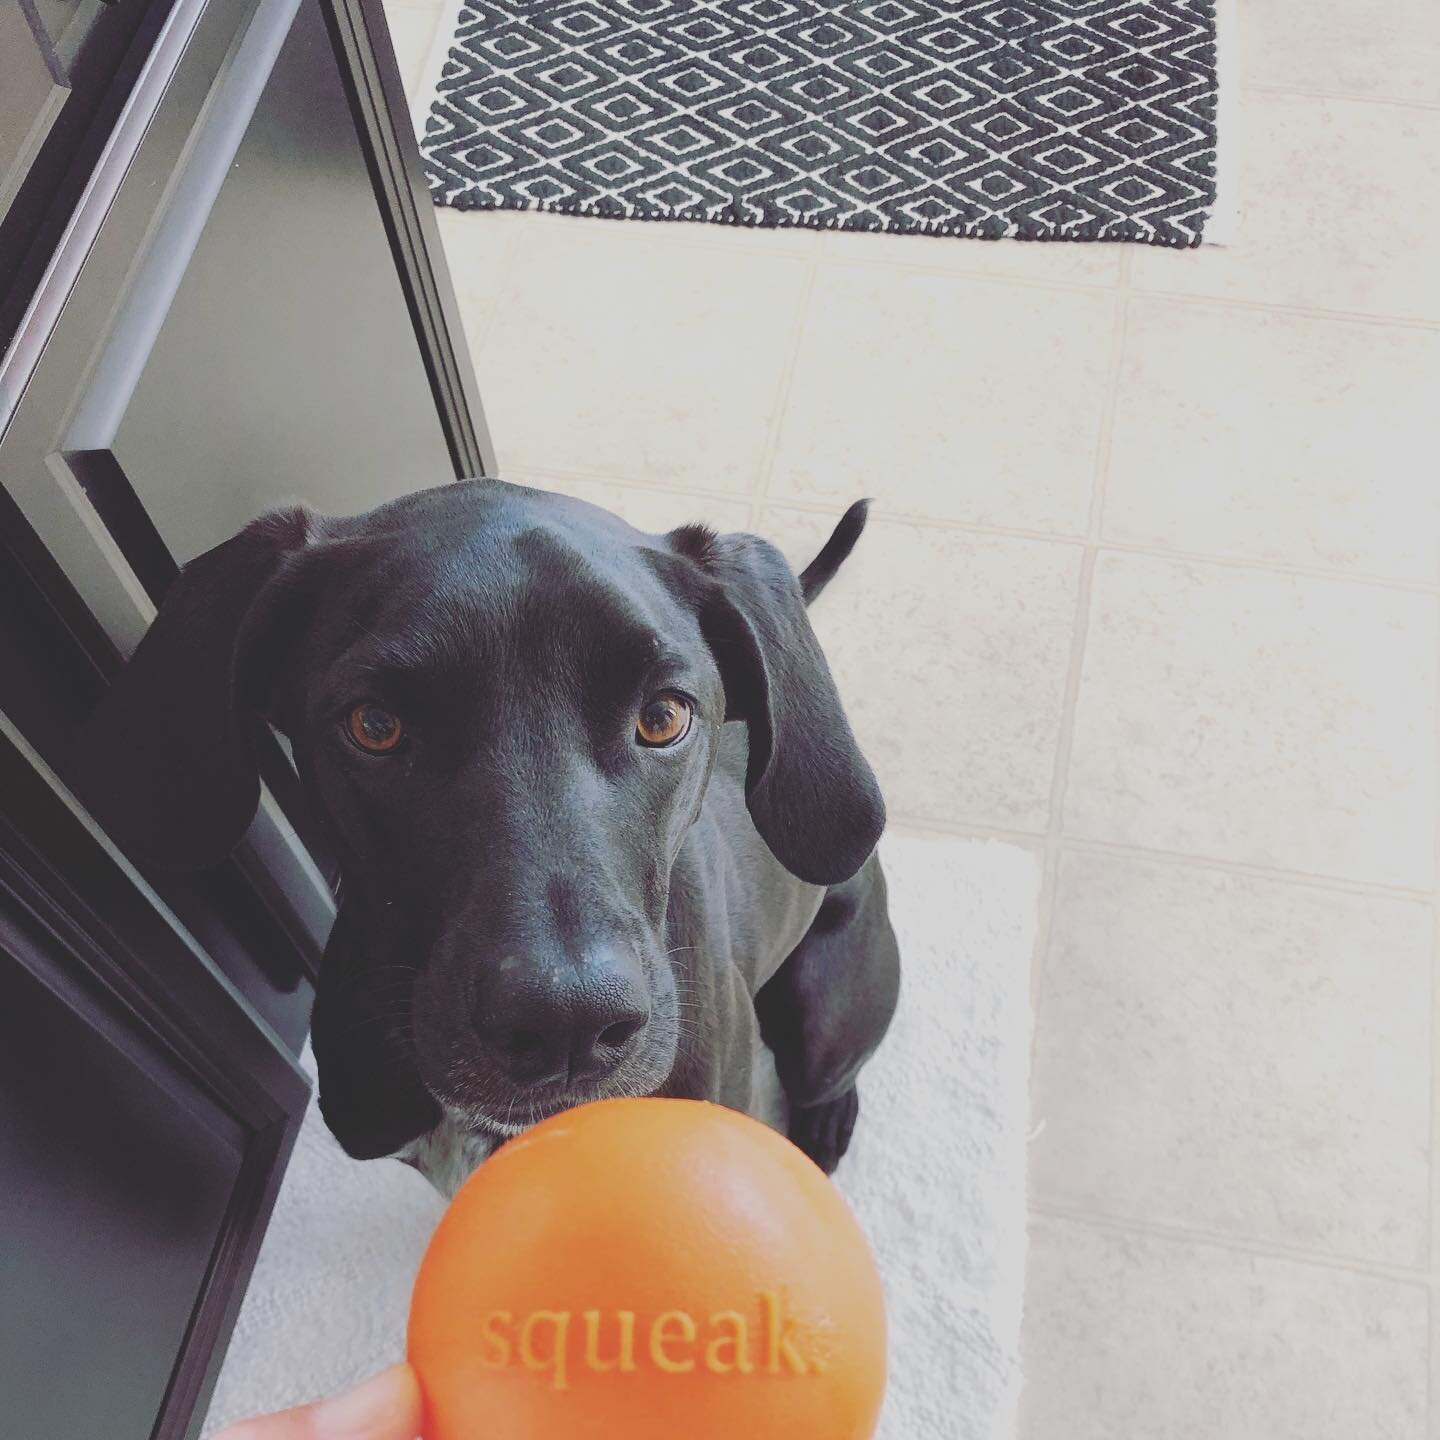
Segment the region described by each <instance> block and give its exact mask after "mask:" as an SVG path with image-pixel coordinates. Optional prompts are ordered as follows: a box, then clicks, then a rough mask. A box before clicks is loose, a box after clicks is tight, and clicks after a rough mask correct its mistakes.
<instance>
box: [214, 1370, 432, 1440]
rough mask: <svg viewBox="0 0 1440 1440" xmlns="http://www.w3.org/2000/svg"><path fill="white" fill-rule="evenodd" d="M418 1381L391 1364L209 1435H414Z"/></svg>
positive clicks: (314, 1439)
mask: <svg viewBox="0 0 1440 1440" xmlns="http://www.w3.org/2000/svg"><path fill="white" fill-rule="evenodd" d="M419 1433H420V1384H419V1381H417V1380H416V1378H415V1372H414V1371H413V1370H412V1369H411V1368H410V1367H409V1366H408V1365H392V1366H391V1367H390V1368H389V1369H388V1370H382V1371H381V1372H380V1373H379V1374H378V1375H375V1376H373V1377H372V1378H371V1379H369V1380H367V1381H366V1382H365V1383H364V1384H363V1385H360V1386H358V1387H357V1388H356V1389H354V1390H347V1391H346V1392H345V1393H344V1394H343V1395H333V1396H331V1398H330V1399H328V1400H317V1401H315V1403H314V1404H311V1405H297V1406H296V1407H295V1408H294V1409H293V1410H282V1411H280V1412H279V1413H278V1414H276V1415H257V1416H256V1417H255V1419H253V1420H242V1421H240V1422H239V1424H236V1425H227V1426H226V1427H225V1429H224V1430H222V1431H221V1432H220V1433H219V1434H218V1435H216V1436H215V1437H214V1440H415V1437H416V1436H417V1435H419Z"/></svg>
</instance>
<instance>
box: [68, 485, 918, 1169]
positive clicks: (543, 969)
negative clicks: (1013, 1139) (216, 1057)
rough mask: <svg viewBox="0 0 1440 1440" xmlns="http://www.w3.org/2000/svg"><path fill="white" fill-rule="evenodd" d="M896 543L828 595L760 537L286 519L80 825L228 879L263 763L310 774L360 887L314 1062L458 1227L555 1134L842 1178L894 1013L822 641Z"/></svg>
mask: <svg viewBox="0 0 1440 1440" xmlns="http://www.w3.org/2000/svg"><path fill="white" fill-rule="evenodd" d="M864 524H865V507H864V504H863V502H862V503H861V504H858V505H856V506H853V507H852V508H851V509H850V511H849V512H848V513H847V514H846V516H845V517H844V519H843V520H842V521H841V522H840V525H839V526H838V527H837V529H836V531H835V533H834V535H833V536H832V537H831V539H830V540H829V542H828V543H827V544H826V546H825V547H824V549H823V550H822V551H821V553H820V554H819V555H818V556H817V557H816V559H815V560H814V561H813V562H812V564H811V565H810V566H809V567H808V568H807V570H806V571H805V572H804V575H803V576H802V577H801V579H800V580H799V581H797V580H796V578H795V576H794V574H793V573H792V572H791V570H790V568H789V566H788V565H787V564H786V562H785V561H784V559H783V558H782V557H781V555H780V553H779V552H778V551H777V550H776V549H774V547H772V546H771V545H769V544H767V543H766V542H764V541H763V540H760V539H757V538H756V537H754V536H751V535H726V536H717V535H715V534H713V533H712V532H710V531H708V530H705V529H703V528H701V527H699V526H688V527H684V528H682V529H679V530H675V531H672V532H671V533H670V534H668V535H664V536H653V535H644V534H641V533H640V532H638V531H636V530H634V529H632V528H631V527H630V526H629V525H626V524H625V523H624V522H622V521H621V520H619V519H618V518H617V517H615V516H613V515H610V514H608V513H607V512H605V511H603V510H598V509H596V508H595V507H593V506H591V505H586V504H583V503H581V502H579V501H575V500H570V499H566V498H564V497H561V496H558V495H551V494H547V493H544V492H541V491H535V490H528V489H524V488H521V487H518V486H513V485H507V484H503V483H501V482H498V481H472V482H464V483H460V484H453V485H446V486H442V487H440V488H438V489H434V490H427V491H424V492H421V493H419V494H416V495H411V496H408V497H406V498H404V499H401V500H397V501H395V502H393V503H392V504H389V505H385V506H383V507H381V508H380V509H378V510H375V511H373V512H371V513H370V514H368V515H362V516H359V517H356V518H349V519H337V518H332V517H328V516H320V515H315V514H312V513H310V512H309V511H307V510H306V509H304V508H296V509H291V510H285V511H277V512H275V513H273V514H270V515H267V516H265V517H263V518H262V519H260V520H257V521H255V522H254V523H253V524H252V525H250V526H249V527H248V528H247V529H245V530H244V531H242V532H241V533H240V534H239V535H237V536H236V537H235V538H234V539H232V540H230V541H227V542H226V543H225V544H223V545H220V546H218V547H217V548H216V549H214V550H211V551H210V552H208V553H207V554H205V555H203V556H201V557H200V558H199V559H197V560H195V561H194V562H192V563H191V564H190V565H188V566H186V567H185V569H184V570H183V571H182V573H181V575H180V576H179V578H178V579H177V580H176V582H175V584H174V587H173V589H172V590H171V592H170V593H169V595H168V596H167V598H166V601H165V604H164V607H163V608H162V610H161V613H160V615H159V617H158V619H157V620H156V621H155V624H154V625H153V626H152V628H151V630H150V632H149V633H148V634H147V635H146V637H145V639H144V641H143V642H142V644H141V645H140V647H139V649H138V650H137V651H136V653H135V656H134V658H133V659H132V661H131V663H130V665H129V666H128V668H127V669H126V670H125V671H124V672H123V674H122V675H121V676H120V678H119V680H118V681H117V682H116V683H115V685H114V686H113V687H112V689H111V691H110V693H109V695H108V696H107V697H106V699H105V701H104V702H103V704H102V705H101V707H100V710H99V711H98V712H97V714H96V716H95V717H94V719H93V720H92V721H91V723H90V726H89V729H88V734H87V738H86V744H85V746H84V747H83V748H84V754H83V758H82V767H83V771H82V776H88V777H89V778H88V780H84V779H83V778H82V783H81V784H80V787H79V788H80V790H81V793H82V796H83V797H84V798H86V799H87V800H88V802H89V803H90V805H91V806H92V808H93V809H94V811H95V813H96V815H97V818H99V819H100V821H101V822H102V823H103V824H105V825H106V826H107V828H109V829H110V830H111V831H112V833H114V834H115V835H116V837H117V838H118V839H120V840H121V841H122V842H123V843H127V844H129V845H130V846H131V847H132V848H133V849H134V850H135V852H136V853H137V854H140V855H142V856H145V857H147V858H149V859H152V860H154V861H156V862H157V863H161V864H168V865H172V866H199V865H203V864H206V863H213V862H214V861H216V860H218V859H219V858H220V857H222V856H224V855H225V854H226V853H227V852H228V851H229V850H230V849H231V848H232V847H233V846H234V845H235V843H236V841H237V840H238V839H239V837H240V835H241V834H242V833H243V832H244V830H245V828H246V826H247V825H248V824H249V822H250V820H251V819H252V818H253V815H254V812H255V808H256V803H257V799H258V793H259V789H258V778H257V770H256V756H255V745H254V740H255V734H256V726H257V725H259V724H260V723H261V722H262V720H268V721H269V722H270V723H272V724H273V725H274V726H275V727H276V728H277V729H278V730H280V731H281V732H282V733H283V734H284V735H285V736H287V737H288V738H289V740H290V742H291V746H292V750H293V754H294V757H295V761H296V765H297V767H298V769H299V772H300V775H301V778H302V780H303V782H304V783H305V785H306V786H307V787H308V791H309V793H310V795H311V796H312V798H313V800H314V801H315V803H316V808H317V809H318V810H319V812H320V813H321V815H322V816H323V819H324V821H325V823H326V826H327V829H328V832H329V837H328V838H329V839H330V841H331V843H332V844H333V847H334V850H335V853H336V855H337V856H338V858H339V861H340V866H341V871H342V876H343V881H342V886H341V903H340V910H339V917H338V919H337V921H336V923H335V928H334V931H333V933H332V936H331V939H330V943H329V946H328V947H327V950H326V954H325V960H324V963H323V966H322V973H321V978H320V984H319V990H318V993H317V996H316V1000H315V1011H314V1021H313V1034H312V1040H313V1045H314V1050H315V1056H316V1060H317V1063H318V1066H319V1075H320V1105H321V1109H322V1111H323V1113H324V1116H325V1119H326V1121H327V1123H328V1124H329V1126H330V1129H331V1130H332V1131H333V1132H334V1134H335V1136H336V1138H337V1139H338V1140H339V1141H340V1143H341V1144H342V1145H343V1146H344V1147H345V1149H346V1150H347V1151H348V1152H349V1153H350V1154H351V1155H353V1156H356V1157H361V1158H368V1157H372V1156H380V1155H394V1154H399V1155H401V1156H402V1158H408V1159H409V1160H411V1162H412V1163H414V1164H416V1165H417V1166H418V1167H419V1168H421V1169H423V1170H425V1172H426V1173H427V1174H429V1175H430V1177H431V1178H432V1180H434V1181H435V1183H436V1184H437V1185H439V1186H440V1188H442V1189H444V1190H446V1191H450V1190H453V1188H454V1187H455V1186H456V1185H458V1183H459V1181H460V1180H461V1179H463V1178H464V1175H465V1174H466V1173H468V1171H469V1170H470V1169H471V1168H473V1166H474V1165H475V1164H477V1163H479V1161H480V1160H481V1159H483V1158H484V1156H485V1155H486V1154H488V1153H489V1151H490V1150H491V1149H492V1148H493V1147H494V1146H495V1145H496V1144H498V1143H499V1142H500V1140H501V1139H503V1138H504V1137H505V1136H508V1135H513V1134H515V1133H517V1132H519V1131H520V1130H523V1129H524V1128H525V1127H526V1126H527V1125H530V1124H533V1123H534V1122H535V1121H536V1120H538V1119H540V1118H542V1117H544V1116H545V1115H548V1114H551V1113H553V1112H554V1111H556V1110H560V1109H563V1108H566V1107H568V1106H570V1105H574V1104H578V1103H581V1102H583V1101H586V1100H591V1099H596V1098H599V1097H602V1096H609V1095H642V1094H661V1095H677V1096H693V1097H700V1098H705V1099H710V1100H715V1101H719V1102H720V1103H722V1104H725V1105H729V1106H733V1107H734V1108H736V1109H739V1110H745V1111H749V1112H750V1113H752V1114H757V1115H760V1116H761V1117H762V1118H765V1119H767V1120H769V1121H770V1122H771V1123H773V1124H776V1125H777V1126H779V1127H781V1128H787V1129H788V1133H789V1134H790V1136H791V1138H792V1139H794V1140H795V1142H796V1143H797V1144H798V1145H800V1146H801V1147H802V1148H803V1149H804V1150H805V1151H806V1152H807V1153H808V1154H809V1155H811V1156H812V1157H813V1158H814V1159H815V1160H816V1161H817V1162H818V1163H819V1164H820V1165H821V1166H823V1167H824V1168H825V1169H826V1170H827V1171H828V1170H832V1169H833V1168H834V1166H835V1165H836V1163H837V1162H838V1161H839V1159H840V1157H841V1155H842V1154H844V1152H845V1149H846V1147H847V1145H848V1144H849V1141H850V1134H851V1130H852V1127H853V1125H854V1123H855V1117H856V1111H857V1107H858V1100H857V1098H856V1091H855V1077H856V1075H857V1073H858V1072H859V1070H860V1067H861V1066H862V1065H863V1064H864V1062H865V1060H866V1059H867V1058H868V1057H869V1055H870V1054H871V1052H872V1051H873V1050H874V1049H875V1046H876V1045H877V1044H878V1043H879V1041H880V1038H881V1036H882V1035H883V1034H884V1032H885V1029H886V1027H887V1026H888V1024H889V1021H890V1017H891V1014H892V1013H893V1010H894V1007H895V1001H896V996H897V993H898V985H899V961H898V956H897V953H896V949H895V941H894V937H893V935H892V933H891V930H890V924H889V920H888V918H887V915H886V909H885V883H884V879H883V877H882V875H881V873H880V867H879V864H878V861H877V860H876V858H875V856H874V854H873V851H874V847H875V842H876V840H877V839H878V838H879V835H880V831H881V828H882V826H883V824H884V807H883V805H882V802H881V799H880V794H879V791H878V789H877V788H876V784H875V779H874V776H873V775H872V774H871V771H870V768H869V766H868V765H867V764H866V762H865V760H864V758H863V757H862V756H861V754H860V752H859V750H858V748H857V747H856V744H855V740H854V737H853V736H852V735H851V732H850V727H849V724H848V723H847V721H846V719H845V714H844V711H843V710H842V708H841V705H840V699H839V696H838V695H837V694H836V692H835V686H834V683H833V681H832V680H831V677H830V672H829V669H828V668H827V666H826V664H825V659H824V656H823V655H822V654H821V652H820V647H819V644H818V643H817V641H816V639H815V635H814V632H813V631H812V630H811V628H810V624H809V621H808V619H807V617H806V613H805V605H806V602H807V601H808V600H810V599H812V598H813V597H814V596H815V595H816V594H818V593H819V591H820V590H821V588H822V587H823V586H824V584H825V583H826V581H827V580H829V579H830V577H831V576H832V575H833V574H834V573H835V571H836V569H837V568H838V567H839V565H840V564H841V563H842V562H843V561H844V559H845V557H846V556H847V555H848V554H849V553H850V550H851V548H852V547H853V545H854V543H855V541H856V540H857V539H858V538H859V535H860V532H861V530H862V529H863V528H864ZM726 722H736V723H726ZM762 1041H763V1042H764V1043H763V1044H762ZM771 1055H773V1065H771V1063H770V1057H771ZM777 1074H778V1079H779V1082H780V1089H781V1090H782V1091H783V1095H778V1094H776V1093H775V1085H774V1081H775V1078H776V1075H777Z"/></svg>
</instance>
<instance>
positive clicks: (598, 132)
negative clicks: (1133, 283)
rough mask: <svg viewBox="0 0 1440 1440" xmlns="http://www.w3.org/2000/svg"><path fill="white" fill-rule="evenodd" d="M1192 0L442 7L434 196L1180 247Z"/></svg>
mask: <svg viewBox="0 0 1440 1440" xmlns="http://www.w3.org/2000/svg"><path fill="white" fill-rule="evenodd" d="M1215 4H1216V0H959V3H952V4H948V5H946V4H929V3H924V0H868V3H843V4H833V3H832V4H817V3H807V0H559V3H555V0H552V3H526V0H506V3H495V0H462V3H461V4H460V8H459V14H458V19H457V20H456V21H455V22H454V28H453V32H451V33H453V35H454V40H453V42H452V44H451V45H450V48H449V50H448V53H447V55H446V58H445V60H444V62H443V65H442V68H441V73H440V79H439V83H438V88H437V91H436V95H435V99H434V103H433V105H432V107H431V111H430V115H429V118H428V121H427V123H426V131H425V134H424V136H423V138H422V140H421V149H422V151H423V152H424V156H425V161H426V167H427V171H428V175H429V179H430V184H431V188H432V191H433V194H434V196H435V199H436V201H437V203H440V204H445V205H453V206H456V207H458V208H461V209H502V208H503V209H527V210H555V211H562V212H564V213H567V214H576V215H599V216H606V217H611V218H618V219H642V220H708V221H713V222H717V223H721V224H729V225H761V226H778V225H805V226H812V227H823V228H827V229H842V230H889V231H902V232H916V233H924V234H932V235H971V236H979V237H983V238H987V239H996V238H1000V237H1002V236H1018V237H1020V238H1022V239H1034V240H1139V241H1147V242H1150V243H1154V244H1162V245H1174V246H1190V245H1197V244H1199V243H1200V239H1201V235H1202V231H1203V229H1204V226H1205V222H1206V219H1207V218H1208V216H1209V214H1210V212H1211V210H1212V209H1213V208H1214V204H1215V157H1216V107H1217V98H1218V96H1217V90H1218V82H1217V75H1216V37H1215Z"/></svg>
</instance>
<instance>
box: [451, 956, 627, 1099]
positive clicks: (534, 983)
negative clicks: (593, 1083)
mask: <svg viewBox="0 0 1440 1440" xmlns="http://www.w3.org/2000/svg"><path fill="white" fill-rule="evenodd" d="M649 1018H650V1006H649V1001H648V998H647V996H646V991H645V976H644V972H643V970H642V969H641V968H640V963H639V960H638V958H637V957H635V956H633V955H630V954H628V953H626V952H624V951H621V950H618V949H608V948H607V949H605V950H601V951H591V952H590V953H588V954H587V955H586V956H585V957H584V958H583V959H582V961H581V962H580V963H579V964H573V963H569V962H565V961H562V962H559V963H557V964H553V965H551V964H545V965H538V966H534V967H527V968H525V969H524V970H523V971H519V972H518V973H515V972H512V974H510V975H509V976H507V977H506V979H505V981H504V982H503V985H501V986H495V987H493V988H492V989H491V991H490V993H488V994H486V995H485V996H483V997H482V999H481V1004H480V1008H479V1010H478V1013H477V1014H476V1024H475V1029H476V1032H477V1034H478V1035H479V1037H480V1041H481V1043H482V1044H483V1045H484V1046H485V1048H486V1050H488V1051H489V1052H490V1055H491V1056H492V1057H493V1059H494V1060H495V1062H496V1063H497V1064H498V1065H499V1066H500V1068H501V1069H502V1070H504V1071H505V1073H506V1074H507V1075H509V1076H510V1078H511V1079H513V1080H516V1081H518V1082H520V1083H522V1084H526V1085H537V1084H544V1083H547V1082H560V1083H567V1084H573V1083H575V1082H576V1081H579V1080H594V1079H598V1078H599V1077H600V1076H602V1075H605V1074H607V1073H608V1072H609V1071H611V1070H613V1069H614V1068H615V1066H616V1065H617V1064H618V1063H619V1061H620V1058H621V1056H622V1055H623V1054H624V1052H625V1047H626V1046H627V1045H628V1044H629V1043H630V1041H631V1040H632V1039H634V1037H635V1036H636V1035H638V1034H639V1032H640V1031H641V1030H642V1029H644V1027H645V1022H646V1021H647V1020H649Z"/></svg>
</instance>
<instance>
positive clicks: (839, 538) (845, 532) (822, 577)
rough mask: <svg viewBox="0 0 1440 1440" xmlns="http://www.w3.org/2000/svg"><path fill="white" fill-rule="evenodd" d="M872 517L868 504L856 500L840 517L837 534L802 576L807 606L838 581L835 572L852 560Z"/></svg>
mask: <svg viewBox="0 0 1440 1440" xmlns="http://www.w3.org/2000/svg"><path fill="white" fill-rule="evenodd" d="M869 513H870V502H869V501H868V500H857V501H856V502H855V503H854V504H853V505H852V506H851V507H850V508H849V509H848V510H847V511H846V512H845V513H844V514H843V515H842V516H841V517H840V523H839V524H838V525H837V526H836V527H835V531H834V533H833V534H832V535H831V536H830V538H829V539H828V540H827V541H826V542H825V544H824V546H823V548H822V549H821V551H820V553H819V554H818V555H817V556H816V557H815V558H814V559H813V560H812V561H811V562H810V563H809V564H808V565H807V566H806V567H805V568H804V569H803V570H802V571H801V572H800V589H801V590H802V591H803V592H804V595H805V603H806V604H807V605H808V604H810V602H811V601H812V600H814V599H815V597H816V596H817V595H818V594H819V593H820V592H821V591H822V590H823V589H824V588H825V587H826V586H827V585H828V584H829V583H830V582H831V580H833V579H834V578H835V572H836V571H837V570H839V568H840V567H841V566H842V565H843V564H844V563H845V562H846V560H848V559H849V558H850V552H851V551H852V550H853V549H854V548H855V542H856V541H857V540H858V539H859V538H860V533H861V531H863V530H864V529H865V518H866V516H867V515H869Z"/></svg>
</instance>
